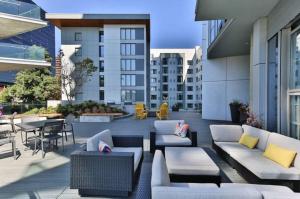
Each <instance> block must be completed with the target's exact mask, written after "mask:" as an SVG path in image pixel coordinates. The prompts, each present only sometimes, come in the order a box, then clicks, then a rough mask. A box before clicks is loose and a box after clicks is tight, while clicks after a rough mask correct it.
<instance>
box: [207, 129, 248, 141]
mask: <svg viewBox="0 0 300 199" xmlns="http://www.w3.org/2000/svg"><path fill="white" fill-rule="evenodd" d="M209 127H210V131H211V135H212V137H213V140H214V141H215V142H238V141H239V140H240V138H241V136H242V134H243V129H242V127H241V126H240V125H210V126H209Z"/></svg>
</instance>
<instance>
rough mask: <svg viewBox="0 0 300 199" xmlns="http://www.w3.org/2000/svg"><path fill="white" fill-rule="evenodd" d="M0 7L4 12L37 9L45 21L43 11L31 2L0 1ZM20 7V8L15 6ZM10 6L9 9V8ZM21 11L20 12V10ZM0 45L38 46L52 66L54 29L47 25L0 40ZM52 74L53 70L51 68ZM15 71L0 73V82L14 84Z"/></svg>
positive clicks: (30, 0) (24, 0)
mask: <svg viewBox="0 0 300 199" xmlns="http://www.w3.org/2000/svg"><path fill="white" fill-rule="evenodd" d="M0 5H2V6H3V7H2V9H3V10H4V8H5V7H6V8H7V9H6V10H10V11H13V10H15V9H17V7H22V9H25V8H26V7H29V8H31V10H32V9H33V8H38V10H40V12H39V13H37V16H38V14H39V16H40V19H41V20H43V21H45V13H46V12H45V11H44V10H43V9H41V8H39V7H37V5H36V4H35V3H34V2H33V1H32V0H22V1H20V2H18V1H7V0H5V1H4V0H0ZM17 5H20V6H17ZM9 6H10V7H9ZM22 9H21V10H22ZM0 43H9V44H16V45H26V46H33V45H36V46H40V47H43V48H45V49H46V50H47V52H48V53H49V55H50V57H51V58H52V65H53V66H54V64H55V28H54V26H53V25H52V24H51V23H47V26H45V27H42V28H39V29H35V30H32V31H29V32H25V33H21V34H18V35H15V36H12V37H8V38H5V39H0ZM52 70H53V72H54V68H52ZM16 73H17V71H7V72H0V80H1V81H2V82H3V83H4V84H8V85H9V84H12V83H14V82H15V77H16Z"/></svg>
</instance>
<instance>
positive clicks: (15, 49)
mask: <svg viewBox="0 0 300 199" xmlns="http://www.w3.org/2000/svg"><path fill="white" fill-rule="evenodd" d="M45 53H46V51H45V49H44V48H42V47H38V46H24V45H15V44H9V43H0V71H10V70H21V69H29V68H39V67H48V66H51V64H50V63H49V62H47V61H46V60H45Z"/></svg>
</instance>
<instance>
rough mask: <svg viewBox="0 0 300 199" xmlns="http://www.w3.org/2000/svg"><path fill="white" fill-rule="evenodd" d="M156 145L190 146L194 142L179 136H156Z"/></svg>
mask: <svg viewBox="0 0 300 199" xmlns="http://www.w3.org/2000/svg"><path fill="white" fill-rule="evenodd" d="M155 144H156V145H158V146H190V145H191V144H192V141H191V140H190V139H189V138H188V137H185V138H182V137H179V136H177V135H174V134H173V135H156V140H155Z"/></svg>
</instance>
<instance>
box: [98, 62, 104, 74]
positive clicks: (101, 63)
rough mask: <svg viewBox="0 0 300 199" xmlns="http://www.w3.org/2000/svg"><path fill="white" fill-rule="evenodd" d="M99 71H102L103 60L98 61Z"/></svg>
mask: <svg viewBox="0 0 300 199" xmlns="http://www.w3.org/2000/svg"><path fill="white" fill-rule="evenodd" d="M99 72H104V61H103V60H101V61H99Z"/></svg>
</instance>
